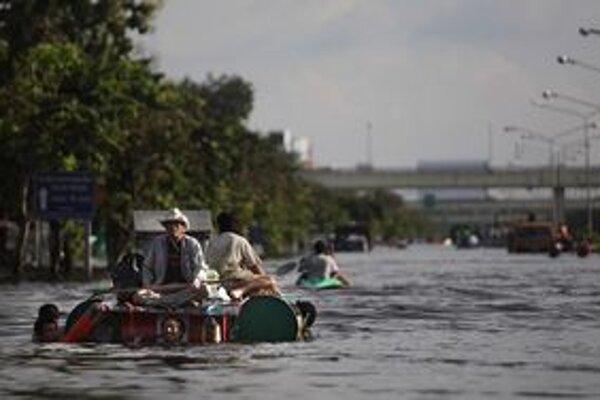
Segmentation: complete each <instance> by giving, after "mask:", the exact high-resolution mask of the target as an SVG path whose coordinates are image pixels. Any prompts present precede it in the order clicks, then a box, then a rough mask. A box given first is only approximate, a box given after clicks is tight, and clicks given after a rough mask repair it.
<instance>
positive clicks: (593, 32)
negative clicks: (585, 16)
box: [579, 27, 600, 36]
mask: <svg viewBox="0 0 600 400" xmlns="http://www.w3.org/2000/svg"><path fill="white" fill-rule="evenodd" d="M579 34H580V35H581V36H589V35H600V29H596V28H583V27H582V28H579Z"/></svg>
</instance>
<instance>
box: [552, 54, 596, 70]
mask: <svg viewBox="0 0 600 400" xmlns="http://www.w3.org/2000/svg"><path fill="white" fill-rule="evenodd" d="M556 61H558V63H559V64H562V65H575V66H578V67H581V68H584V69H589V70H591V71H595V72H599V73H600V67H597V66H595V65H593V64H590V63H588V62H585V61H581V60H577V59H575V58H572V57H569V56H565V55H562V56H558V57H556Z"/></svg>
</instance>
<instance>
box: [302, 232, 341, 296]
mask: <svg viewBox="0 0 600 400" xmlns="http://www.w3.org/2000/svg"><path fill="white" fill-rule="evenodd" d="M313 250H314V252H313V254H311V255H309V256H307V257H303V258H302V259H301V260H300V265H299V267H298V272H299V273H300V278H299V279H326V278H337V279H338V280H339V281H340V282H342V283H343V284H344V286H350V280H349V279H348V278H347V277H346V276H345V275H344V274H342V273H341V272H340V267H339V266H338V265H337V262H336V261H335V258H333V256H332V249H331V248H328V246H327V245H326V244H325V242H324V241H322V240H317V241H316V242H315V244H314V247H313Z"/></svg>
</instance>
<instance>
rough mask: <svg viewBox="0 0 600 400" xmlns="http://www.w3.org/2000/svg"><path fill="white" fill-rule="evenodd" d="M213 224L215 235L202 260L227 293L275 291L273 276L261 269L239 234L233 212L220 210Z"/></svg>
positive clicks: (239, 295) (240, 295) (243, 295)
mask: <svg viewBox="0 0 600 400" xmlns="http://www.w3.org/2000/svg"><path fill="white" fill-rule="evenodd" d="M217 226H218V229H219V235H218V236H217V237H216V238H214V239H212V240H211V241H210V242H209V244H208V248H207V249H206V260H207V262H208V265H209V266H210V267H211V268H212V269H215V270H216V271H217V272H218V273H219V277H220V278H221V284H222V285H223V286H224V287H225V288H226V289H227V291H228V292H229V295H230V296H231V297H232V298H234V299H241V298H243V297H246V296H249V295H252V294H257V293H270V294H273V293H279V291H278V289H277V286H276V283H275V281H274V280H273V278H271V277H270V276H268V275H267V274H266V273H265V271H264V270H263V268H262V261H261V259H260V257H259V256H258V255H257V254H256V252H255V251H254V249H253V248H252V245H251V244H250V243H249V242H248V240H246V238H244V237H243V236H242V235H241V234H240V229H239V226H238V221H237V219H236V217H235V215H234V214H233V213H230V212H221V213H220V214H219V215H218V216H217Z"/></svg>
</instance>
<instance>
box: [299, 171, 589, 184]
mask: <svg viewBox="0 0 600 400" xmlns="http://www.w3.org/2000/svg"><path fill="white" fill-rule="evenodd" d="M588 172H589V175H588ZM300 174H301V176H303V177H304V178H305V179H306V180H308V181H310V182H314V183H317V184H320V185H323V186H325V187H328V188H331V189H403V188H407V189H408V188H411V189H419V188H530V189H537V188H556V187H565V188H586V187H588V183H587V182H588V178H589V187H591V188H598V187H600V167H597V166H594V167H591V168H590V169H589V171H586V169H585V168H579V167H568V168H567V167H563V168H561V169H559V170H557V169H549V168H519V169H517V168H494V169H486V170H473V169H464V170H457V169H452V170H446V171H420V170H416V169H369V168H361V169H329V168H320V169H312V170H304V171H302V172H301V173H300Z"/></svg>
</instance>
